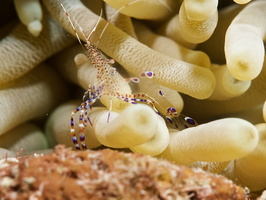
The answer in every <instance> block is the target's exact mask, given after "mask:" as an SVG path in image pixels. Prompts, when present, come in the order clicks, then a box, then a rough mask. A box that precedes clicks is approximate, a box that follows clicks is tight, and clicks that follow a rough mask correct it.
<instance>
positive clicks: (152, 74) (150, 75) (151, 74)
mask: <svg viewBox="0 0 266 200" xmlns="http://www.w3.org/2000/svg"><path fill="white" fill-rule="evenodd" d="M145 75H146V77H147V78H152V77H153V76H154V73H153V72H152V71H146V72H145Z"/></svg>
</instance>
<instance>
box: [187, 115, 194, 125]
mask: <svg viewBox="0 0 266 200" xmlns="http://www.w3.org/2000/svg"><path fill="white" fill-rule="evenodd" d="M185 121H186V122H187V123H189V124H191V125H196V121H195V120H194V119H192V118H191V117H185Z"/></svg>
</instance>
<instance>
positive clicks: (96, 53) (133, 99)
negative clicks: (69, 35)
mask: <svg viewBox="0 0 266 200" xmlns="http://www.w3.org/2000/svg"><path fill="white" fill-rule="evenodd" d="M128 5H129V4H127V5H125V6H124V7H126V6H128ZM61 7H62V8H63V10H64V12H65V14H66V17H67V19H68V21H69V23H70V25H71V27H72V29H73V31H74V33H75V35H76V37H77V39H78V41H79V43H80V44H81V45H82V46H83V44H82V42H81V39H80V37H79V36H78V32H77V29H76V27H75V25H77V27H78V28H79V31H80V32H81V34H82V36H83V37H84V39H85V41H86V43H85V45H84V46H85V48H86V50H87V55H86V56H87V58H88V60H89V61H90V62H91V63H92V65H93V67H94V68H96V69H97V80H98V81H97V83H95V84H93V85H90V86H89V87H88V89H87V90H86V91H85V93H84V95H83V98H82V99H83V102H82V103H81V104H80V106H78V107H77V108H76V109H75V110H74V111H73V112H72V113H71V117H70V134H71V139H72V142H73V144H74V146H75V149H76V150H81V148H80V145H79V142H78V138H77V136H76V133H75V123H74V115H75V114H77V113H78V112H79V128H78V129H79V130H78V133H79V141H80V144H81V147H82V149H83V150H85V149H87V146H86V144H85V133H84V132H85V128H86V126H87V123H89V124H90V125H91V126H93V124H92V121H91V120H90V118H89V116H88V112H89V110H90V109H91V108H92V105H93V104H94V103H95V102H96V101H97V100H99V99H100V98H101V97H102V96H104V95H107V96H109V97H110V109H109V110H110V111H111V109H112V98H113V97H115V98H118V99H121V100H122V101H126V102H128V103H131V104H137V103H144V104H148V105H150V106H151V107H152V108H153V110H154V111H155V112H156V113H157V114H159V115H160V116H162V117H163V118H164V119H165V121H166V122H167V123H168V124H169V126H170V127H171V128H177V129H184V128H188V127H192V126H196V125H197V123H196V121H195V120H193V119H192V118H190V117H187V116H184V115H182V114H180V113H178V112H177V111H176V109H175V108H174V107H168V108H162V106H161V105H160V104H159V103H158V102H157V101H156V100H155V99H154V98H153V97H151V96H149V95H147V94H145V93H133V94H120V93H119V92H118V89H117V84H116V83H115V80H114V74H115V73H118V72H117V71H116V68H115V67H113V66H112V65H113V64H114V63H115V61H114V59H106V58H104V56H103V53H102V52H101V51H100V50H99V49H98V48H97V44H96V45H95V44H92V43H91V36H92V35H93V34H94V32H95V30H96V28H97V26H98V24H99V22H100V20H101V16H102V11H101V14H100V17H99V19H98V21H97V22H96V24H95V26H94V28H93V29H92V31H91V32H90V33H89V35H86V33H85V31H84V30H83V29H82V27H81V26H80V25H79V24H78V22H77V21H76V20H75V19H73V20H72V19H71V17H70V15H69V14H68V12H67V11H66V9H65V8H64V6H63V5H62V4H61ZM121 9H122V8H120V9H119V10H118V11H117V12H119V11H120V10H121ZM117 12H116V13H117ZM116 13H115V14H116ZM115 14H114V15H115ZM110 21H111V20H109V21H108V23H107V24H106V25H105V27H104V29H103V31H102V33H101V35H102V34H103V33H104V31H105V29H106V27H107V26H108V24H109V23H110ZM73 22H75V25H74V23H73ZM101 35H100V37H101ZM99 40H100V38H99V39H98V42H99ZM154 75H155V74H154V73H153V72H152V71H145V72H143V73H141V74H140V77H146V78H149V79H150V78H152V77H153V76H154ZM125 81H127V82H129V81H132V82H134V83H138V82H139V81H140V79H139V78H138V77H130V78H126V79H125ZM159 94H160V95H161V96H164V95H163V92H162V91H159ZM158 108H160V109H165V110H166V113H167V114H166V115H162V114H161V113H160V112H159V109H158ZM109 115H110V112H109ZM109 115H108V118H107V122H108V121H109V117H110V116H109Z"/></svg>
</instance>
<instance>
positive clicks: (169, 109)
mask: <svg viewBox="0 0 266 200" xmlns="http://www.w3.org/2000/svg"><path fill="white" fill-rule="evenodd" d="M167 112H168V113H175V112H176V109H175V108H173V107H171V108H167Z"/></svg>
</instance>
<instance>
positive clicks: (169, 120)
mask: <svg viewBox="0 0 266 200" xmlns="http://www.w3.org/2000/svg"><path fill="white" fill-rule="evenodd" d="M166 119H167V121H168V122H169V123H170V124H172V123H173V120H172V119H171V118H170V117H167V116H166Z"/></svg>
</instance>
